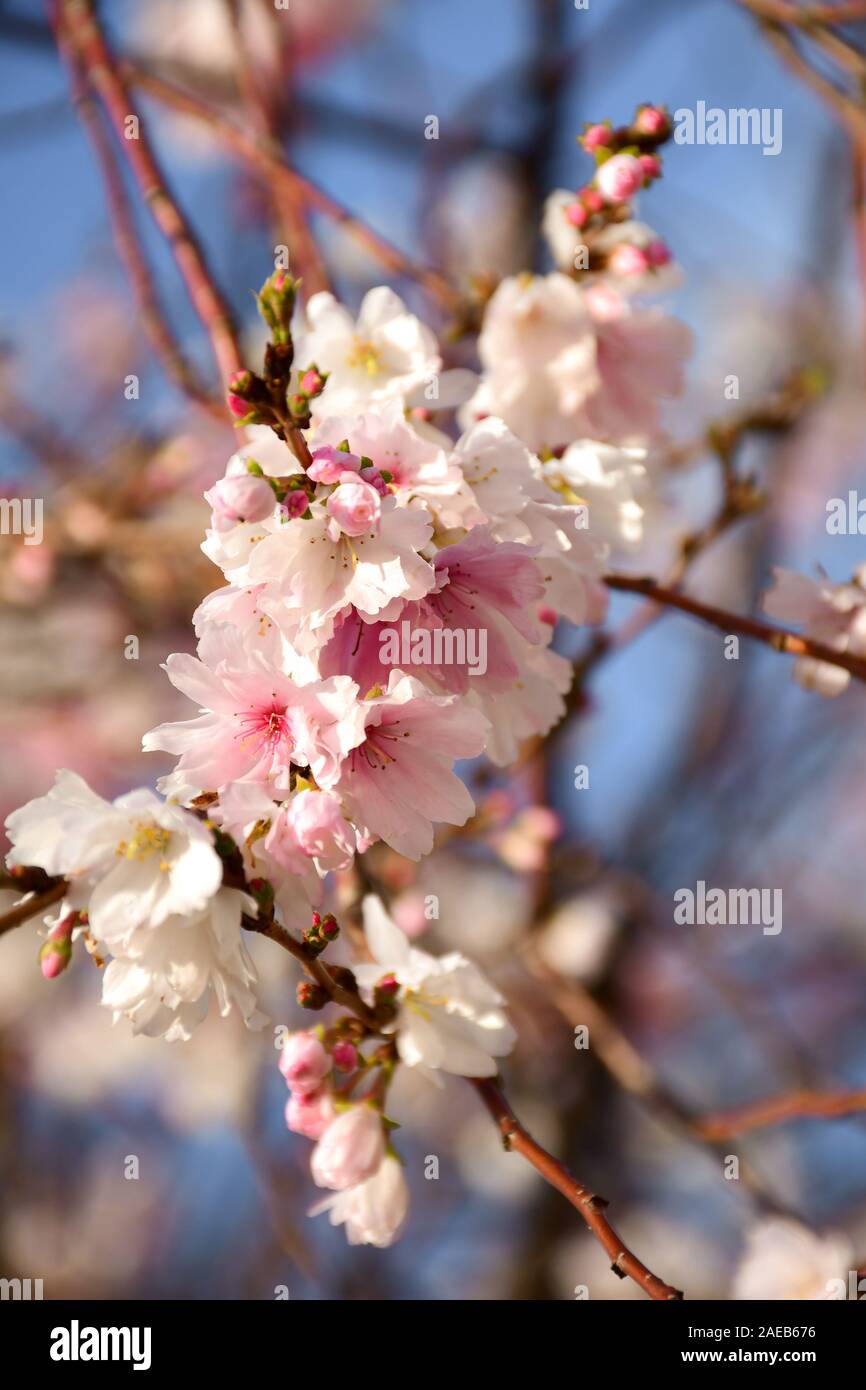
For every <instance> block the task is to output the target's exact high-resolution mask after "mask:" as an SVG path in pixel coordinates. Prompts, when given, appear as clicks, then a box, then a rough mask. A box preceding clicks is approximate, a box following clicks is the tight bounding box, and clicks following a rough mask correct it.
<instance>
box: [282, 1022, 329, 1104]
mask: <svg viewBox="0 0 866 1390" xmlns="http://www.w3.org/2000/svg"><path fill="white" fill-rule="evenodd" d="M330 1070H331V1059H330V1057H329V1056H328V1054H327V1052H326V1051H325V1049H324V1047H323V1046H322V1044H321V1043H320V1042H319V1039H318V1038H314V1037H313V1035H312V1033H292V1034H290V1036H289V1037H288V1038H287V1040H286V1042H285V1043H284V1045H283V1048H282V1051H281V1052H280V1071H281V1072H282V1074H283V1076H284V1077H285V1079H286V1083H287V1085H288V1086H289V1087H290V1089H291V1090H292V1092H297V1094H298V1095H300V1096H306V1095H312V1093H313V1092H314V1091H318V1089H319V1087H320V1086H321V1084H322V1081H323V1080H324V1078H325V1077H326V1076H327V1075H328V1072H329V1071H330Z"/></svg>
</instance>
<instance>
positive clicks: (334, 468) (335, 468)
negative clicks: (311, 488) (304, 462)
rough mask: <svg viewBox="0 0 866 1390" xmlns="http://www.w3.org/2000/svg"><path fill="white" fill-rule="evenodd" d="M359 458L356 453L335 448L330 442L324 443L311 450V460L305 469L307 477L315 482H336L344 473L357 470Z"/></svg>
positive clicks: (359, 462)
mask: <svg viewBox="0 0 866 1390" xmlns="http://www.w3.org/2000/svg"><path fill="white" fill-rule="evenodd" d="M360 468H361V460H360V458H359V457H358V455H357V454H350V453H347V452H346V451H345V450H344V449H336V448H334V446H333V445H332V444H324V445H323V446H322V447H321V448H320V449H314V450H313V462H312V463H311V464H310V467H309V468H308V469H307V477H308V478H312V479H313V481H314V482H316V483H325V484H326V485H330V484H331V483H337V482H339V481H340V479H341V478H342V476H343V474H344V473H348V472H350V471H351V472H356V473H357V472H359V471H360Z"/></svg>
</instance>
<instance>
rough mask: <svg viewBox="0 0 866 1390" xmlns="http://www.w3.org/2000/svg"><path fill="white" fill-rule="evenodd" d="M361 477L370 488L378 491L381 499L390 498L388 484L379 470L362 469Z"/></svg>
mask: <svg viewBox="0 0 866 1390" xmlns="http://www.w3.org/2000/svg"><path fill="white" fill-rule="evenodd" d="M361 477H362V478H363V479H364V482H365V483H369V484H370V487H374V488H375V489H376V491H377V492H378V494H379V496H380V497H387V496H388V484H387V483H386V482H385V479H384V478H383V477H382V474H381V473H380V472H379V470H378V468H362V469H361Z"/></svg>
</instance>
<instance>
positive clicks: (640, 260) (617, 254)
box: [607, 241, 649, 275]
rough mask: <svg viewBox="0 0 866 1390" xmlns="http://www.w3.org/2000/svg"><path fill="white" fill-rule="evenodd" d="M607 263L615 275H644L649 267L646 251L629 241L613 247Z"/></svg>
mask: <svg viewBox="0 0 866 1390" xmlns="http://www.w3.org/2000/svg"><path fill="white" fill-rule="evenodd" d="M607 264H608V269H609V270H610V271H612V273H613V274H614V275H643V274H644V272H645V271H646V270H648V269H649V261H648V260H647V256H646V252H645V251H642V250H641V248H640V247H639V246H633V245H632V244H631V243H630V242H628V241H622V242H620V244H619V246H615V247H614V248H613V250H612V251H611V253H610V257H609V259H608V263H607Z"/></svg>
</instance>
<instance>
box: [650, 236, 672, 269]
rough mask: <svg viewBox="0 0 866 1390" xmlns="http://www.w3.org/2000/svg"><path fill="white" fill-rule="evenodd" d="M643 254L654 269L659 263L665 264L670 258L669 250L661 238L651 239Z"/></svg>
mask: <svg viewBox="0 0 866 1390" xmlns="http://www.w3.org/2000/svg"><path fill="white" fill-rule="evenodd" d="M644 255H645V256H646V258H647V261H648V262H649V264H650V265H651V266H653V268H654V269H655V268H658V266H661V265H667V264H668V262H669V261H670V258H671V253H670V250H669V249H668V247H667V245H666V244H665V242H663V241H661V240H658V241H651V242H650V244H649V246H647V247H646V248H645V250H644Z"/></svg>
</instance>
